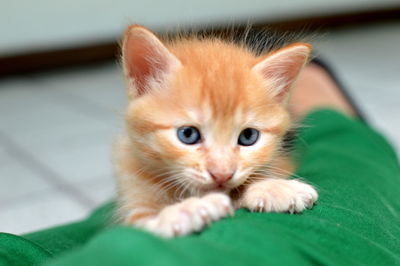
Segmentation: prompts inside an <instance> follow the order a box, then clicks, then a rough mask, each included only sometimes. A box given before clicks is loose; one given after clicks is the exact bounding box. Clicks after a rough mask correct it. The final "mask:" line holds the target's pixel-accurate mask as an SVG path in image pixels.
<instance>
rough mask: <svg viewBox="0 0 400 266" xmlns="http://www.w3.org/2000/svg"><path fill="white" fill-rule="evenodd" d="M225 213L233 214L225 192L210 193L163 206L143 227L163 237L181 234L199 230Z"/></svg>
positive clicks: (225, 214)
mask: <svg viewBox="0 0 400 266" xmlns="http://www.w3.org/2000/svg"><path fill="white" fill-rule="evenodd" d="M227 215H233V207H232V204H231V200H230V198H229V197H228V196H227V195H225V194H221V193H212V194H209V195H206V196H204V197H202V198H194V197H193V198H188V199H185V200H184V201H182V202H180V203H176V204H174V205H171V206H168V207H166V208H164V209H163V210H162V211H161V212H160V213H159V214H158V215H157V216H156V217H155V218H152V219H151V220H149V221H148V222H147V223H146V224H145V225H144V228H145V229H147V230H149V231H151V232H153V233H156V234H158V235H160V236H163V237H172V236H182V235H187V234H190V233H192V232H197V231H200V230H201V229H203V228H204V227H205V226H207V225H209V224H210V223H211V222H213V221H217V220H219V219H221V218H223V217H225V216H227Z"/></svg>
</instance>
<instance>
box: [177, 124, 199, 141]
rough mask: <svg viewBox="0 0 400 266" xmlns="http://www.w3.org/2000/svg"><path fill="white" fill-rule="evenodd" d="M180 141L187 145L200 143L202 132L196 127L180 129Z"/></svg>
mask: <svg viewBox="0 0 400 266" xmlns="http://www.w3.org/2000/svg"><path fill="white" fill-rule="evenodd" d="M177 135H178V139H179V140H180V141H181V142H182V143H185V144H188V145H192V144H196V143H198V142H199V141H200V132H199V130H198V129H197V128H195V127H180V128H178V131H177Z"/></svg>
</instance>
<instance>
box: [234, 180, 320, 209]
mask: <svg viewBox="0 0 400 266" xmlns="http://www.w3.org/2000/svg"><path fill="white" fill-rule="evenodd" d="M317 199H318V194H317V191H315V189H314V188H313V187H312V186H311V185H309V184H305V183H302V182H300V181H298V180H286V179H267V180H264V181H261V182H257V183H254V184H252V185H250V186H249V188H248V189H247V191H246V192H245V193H244V195H243V198H242V200H241V206H242V207H245V208H247V209H249V210H251V211H254V212H290V213H298V212H301V211H303V210H304V209H306V208H309V207H311V206H312V205H313V204H314V202H315V201H316V200H317Z"/></svg>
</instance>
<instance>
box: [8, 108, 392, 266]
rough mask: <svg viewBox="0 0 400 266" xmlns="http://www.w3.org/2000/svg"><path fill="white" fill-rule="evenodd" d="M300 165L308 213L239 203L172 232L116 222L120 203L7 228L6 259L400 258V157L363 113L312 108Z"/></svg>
mask: <svg viewBox="0 0 400 266" xmlns="http://www.w3.org/2000/svg"><path fill="white" fill-rule="evenodd" d="M304 124H305V125H306V126H305V127H304V128H303V129H302V130H301V132H300V136H299V138H298V141H297V150H298V156H297V158H298V160H299V161H300V168H299V170H298V171H297V174H298V175H300V176H302V177H303V178H304V179H305V180H307V182H310V183H312V184H314V185H315V186H316V187H317V189H318V191H319V196H320V198H319V200H318V203H317V205H316V206H315V207H314V208H313V209H312V210H307V211H305V212H304V213H302V214H294V215H290V214H277V213H249V212H248V211H246V210H243V209H242V210H238V211H237V212H236V213H235V216H234V217H232V218H226V219H223V220H221V221H218V222H216V223H215V224H213V225H212V226H211V227H209V228H207V229H205V230H204V231H203V232H201V233H199V234H193V235H190V236H186V237H181V238H175V239H170V240H164V239H160V238H158V237H155V236H152V235H151V234H149V233H146V232H142V231H140V230H137V229H134V228H128V227H122V226H115V225H114V226H112V225H109V221H110V220H109V217H110V214H111V210H112V205H107V206H104V207H102V208H101V209H100V210H98V211H97V212H96V213H94V214H93V215H92V216H91V217H89V218H88V219H87V220H85V221H82V222H79V223H75V224H71V225H66V226H63V227H58V228H53V229H49V230H46V231H42V232H37V233H33V234H29V235H25V236H21V237H17V236H12V235H9V234H4V235H0V265H37V264H41V263H45V264H46V265H314V264H316V265H400V223H399V221H400V197H399V194H400V167H399V164H398V160H397V158H396V155H395V153H394V151H393V149H392V148H391V147H390V145H389V144H388V143H387V142H386V141H385V140H384V139H383V138H382V137H381V136H380V135H379V134H377V133H376V132H374V131H373V130H372V129H370V128H369V127H368V126H366V125H364V124H363V123H361V122H358V121H353V120H350V119H348V118H346V117H344V116H342V115H340V114H339V113H336V112H334V111H330V110H320V111H317V112H314V113H312V114H310V115H309V116H308V117H307V118H306V119H305V121H304Z"/></svg>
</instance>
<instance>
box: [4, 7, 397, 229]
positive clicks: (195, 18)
mask: <svg viewBox="0 0 400 266" xmlns="http://www.w3.org/2000/svg"><path fill="white" fill-rule="evenodd" d="M132 23H139V24H142V25H145V26H147V27H149V28H151V29H152V30H154V31H156V32H159V33H162V32H165V31H168V30H171V29H176V28H177V27H178V28H181V29H190V28H196V29H210V28H216V29H223V28H224V27H227V26H230V25H244V24H246V23H251V24H253V25H255V26H257V27H263V26H269V27H270V28H272V29H276V30H282V31H292V32H299V31H301V32H302V33H303V34H304V35H310V36H312V37H311V40H313V45H314V46H315V48H316V50H317V51H318V55H320V56H322V57H323V58H325V59H326V60H327V62H328V63H329V64H331V65H332V67H333V68H334V69H335V71H336V72H337V74H338V76H339V78H340V79H341V80H342V81H343V83H344V84H345V85H346V87H347V88H348V89H349V91H350V93H351V94H352V95H353V96H354V98H355V100H356V102H357V103H358V104H359V105H360V107H361V108H362V109H363V110H364V112H365V114H366V115H367V118H368V119H369V121H370V123H371V124H373V125H374V126H376V127H377V128H379V129H380V130H381V131H382V132H383V134H384V135H385V136H387V137H388V138H389V139H390V140H391V142H392V143H393V144H394V145H395V147H396V149H397V151H399V150H400V123H399V122H400V119H399V116H398V115H399V114H400V101H399V99H400V71H399V70H400V53H399V43H400V2H399V1H398V0H352V1H348V0H335V1H332V0H329V1H318V0H298V1H289V0H281V1H272V0H247V1H228V0H220V1H210V0H203V1H184V0H170V1H161V0H159V1H132V0H130V1H128V0H114V1H101V0H84V1H82V0H79V1H78V0H68V1H67V0H59V1H51V0H38V1H30V0H22V1H3V2H2V3H1V8H0V34H1V35H0V36H1V38H0V231H5V232H10V233H16V234H21V233H26V232H30V231H33V230H39V229H43V228H46V227H49V226H53V225H58V224H62V223H66V222H70V221H74V220H77V219H81V218H84V217H85V216H86V215H88V213H90V211H91V210H93V208H95V207H96V206H99V205H100V204H101V203H103V202H105V201H107V200H109V199H111V198H112V197H113V196H114V193H115V191H114V184H113V178H112V167H111V163H110V147H111V142H112V139H113V137H114V136H115V135H116V134H118V132H120V131H121V130H122V126H123V125H122V120H121V118H122V114H123V111H124V107H125V105H126V100H125V90H124V84H123V78H122V73H121V69H120V67H119V65H118V63H117V57H118V42H119V40H120V38H121V36H122V33H123V31H124V30H125V28H126V27H127V26H128V25H129V24H132Z"/></svg>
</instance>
